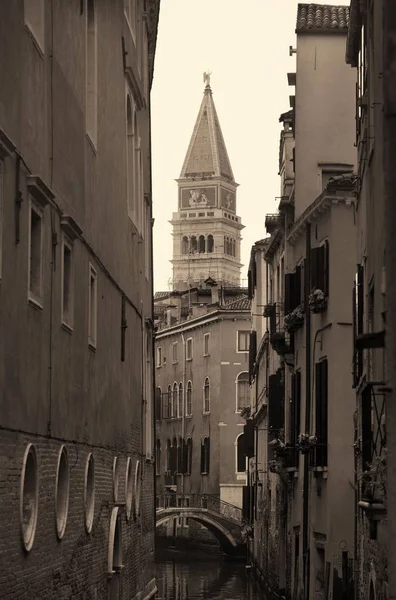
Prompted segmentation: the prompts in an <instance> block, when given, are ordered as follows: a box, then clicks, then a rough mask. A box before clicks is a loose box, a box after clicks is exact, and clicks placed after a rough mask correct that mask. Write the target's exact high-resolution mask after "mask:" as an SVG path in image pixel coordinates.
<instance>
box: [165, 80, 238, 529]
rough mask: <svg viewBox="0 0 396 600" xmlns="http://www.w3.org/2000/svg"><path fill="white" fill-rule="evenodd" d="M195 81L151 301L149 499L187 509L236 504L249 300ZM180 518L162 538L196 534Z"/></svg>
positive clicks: (221, 161) (230, 184)
mask: <svg viewBox="0 0 396 600" xmlns="http://www.w3.org/2000/svg"><path fill="white" fill-rule="evenodd" d="M205 84H206V85H205V88H204V97H203V100H202V103H201V108H200V110H199V114H198V118H197V121H196V124H195V127H194V130H193V134H192V137H191V141H190V144H189V147H188V150H187V154H186V158H185V161H184V164H183V168H182V171H181V175H180V178H179V179H178V211H177V212H176V213H173V218H172V221H171V223H172V226H173V240H174V246H173V258H172V264H173V290H172V291H171V292H157V293H156V295H155V299H154V304H155V308H154V311H155V323H156V327H157V333H156V342H155V348H156V369H155V371H156V424H157V433H156V465H157V466H156V470H157V480H156V486H157V501H158V503H159V505H161V506H162V505H163V503H164V502H165V503H166V502H175V503H176V502H177V503H179V504H180V505H181V506H188V505H189V502H190V501H191V500H192V498H193V497H194V498H195V499H196V497H197V496H202V495H206V496H211V497H212V498H218V499H219V501H221V502H223V503H225V504H230V505H233V506H236V507H242V504H243V488H244V486H245V485H246V458H245V454H244V438H243V426H244V423H245V422H244V419H243V418H242V417H241V411H242V409H243V408H245V407H246V406H248V404H249V402H250V400H249V380H248V371H249V369H248V361H249V341H250V301H249V299H248V297H247V289H244V288H241V287H240V270H241V264H240V242H241V237H240V232H241V230H242V227H243V225H242V224H241V219H240V217H238V216H237V213H236V209H237V207H236V188H237V184H236V183H235V180H234V176H233V172H232V169H231V164H230V161H229V158H228V154H227V150H226V146H225V143H224V139H223V136H222V133H221V128H220V124H219V119H218V116H217V113H216V108H215V105H214V102H213V96H212V90H211V87H210V84H209V76H208V75H206V77H205ZM194 501H196V500H194ZM180 521H181V522H179V521H176V522H170V523H169V524H168V526H167V531H168V534H173V535H176V534H179V533H180V534H183V535H184V536H188V537H191V538H199V537H200V536H201V537H202V532H200V529H202V528H201V526H199V525H197V524H194V522H193V521H192V520H191V519H189V521H188V522H184V520H183V519H181V520H180ZM204 537H205V536H204Z"/></svg>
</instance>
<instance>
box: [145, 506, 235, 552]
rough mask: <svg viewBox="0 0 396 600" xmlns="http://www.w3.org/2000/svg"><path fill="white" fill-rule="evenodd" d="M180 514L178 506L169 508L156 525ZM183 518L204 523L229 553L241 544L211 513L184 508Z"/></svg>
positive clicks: (158, 525)
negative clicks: (172, 508)
mask: <svg viewBox="0 0 396 600" xmlns="http://www.w3.org/2000/svg"><path fill="white" fill-rule="evenodd" d="M172 513H173V514H172ZM179 514H180V512H179V511H178V510H177V508H175V509H174V510H172V511H169V509H168V510H167V514H165V515H163V516H161V514H160V515H159V518H158V519H157V522H156V527H160V526H161V525H164V524H165V523H166V522H167V521H170V520H173V519H177V518H178V516H179ZM183 518H185V519H192V520H193V521H196V522H197V523H200V524H201V525H204V526H205V527H206V528H207V529H208V530H209V531H210V532H211V533H213V535H214V536H215V538H216V539H217V541H218V542H219V544H220V546H221V547H222V548H223V550H224V551H225V552H227V553H228V554H233V553H234V552H235V550H236V548H237V547H238V545H239V544H238V542H237V540H236V539H235V537H234V536H233V534H232V533H231V532H230V531H228V529H226V527H224V525H221V524H220V523H218V522H217V521H216V520H215V519H213V518H212V517H211V515H210V514H208V513H206V512H203V513H201V514H200V513H198V512H197V511H194V509H191V511H187V510H183Z"/></svg>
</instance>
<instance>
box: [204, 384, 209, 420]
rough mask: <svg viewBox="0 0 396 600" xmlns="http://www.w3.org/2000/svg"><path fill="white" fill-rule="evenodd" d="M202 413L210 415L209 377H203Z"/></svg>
mask: <svg viewBox="0 0 396 600" xmlns="http://www.w3.org/2000/svg"><path fill="white" fill-rule="evenodd" d="M203 396H204V402H203V411H204V414H208V413H210V382H209V377H205V382H204V388H203Z"/></svg>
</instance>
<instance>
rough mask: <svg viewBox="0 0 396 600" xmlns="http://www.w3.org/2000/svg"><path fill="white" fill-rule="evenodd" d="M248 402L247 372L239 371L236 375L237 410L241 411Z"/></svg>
mask: <svg viewBox="0 0 396 600" xmlns="http://www.w3.org/2000/svg"><path fill="white" fill-rule="evenodd" d="M249 404H250V394H249V373H247V372H244V373H239V375H238V377H237V412H241V410H242V409H243V408H245V407H246V406H249Z"/></svg>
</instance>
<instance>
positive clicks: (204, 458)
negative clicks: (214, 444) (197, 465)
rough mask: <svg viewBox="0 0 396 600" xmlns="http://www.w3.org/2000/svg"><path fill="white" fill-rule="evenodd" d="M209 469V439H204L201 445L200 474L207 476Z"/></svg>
mask: <svg viewBox="0 0 396 600" xmlns="http://www.w3.org/2000/svg"><path fill="white" fill-rule="evenodd" d="M209 469H210V438H208V437H205V438H204V439H203V440H202V443H201V474H202V475H208V473H209Z"/></svg>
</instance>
